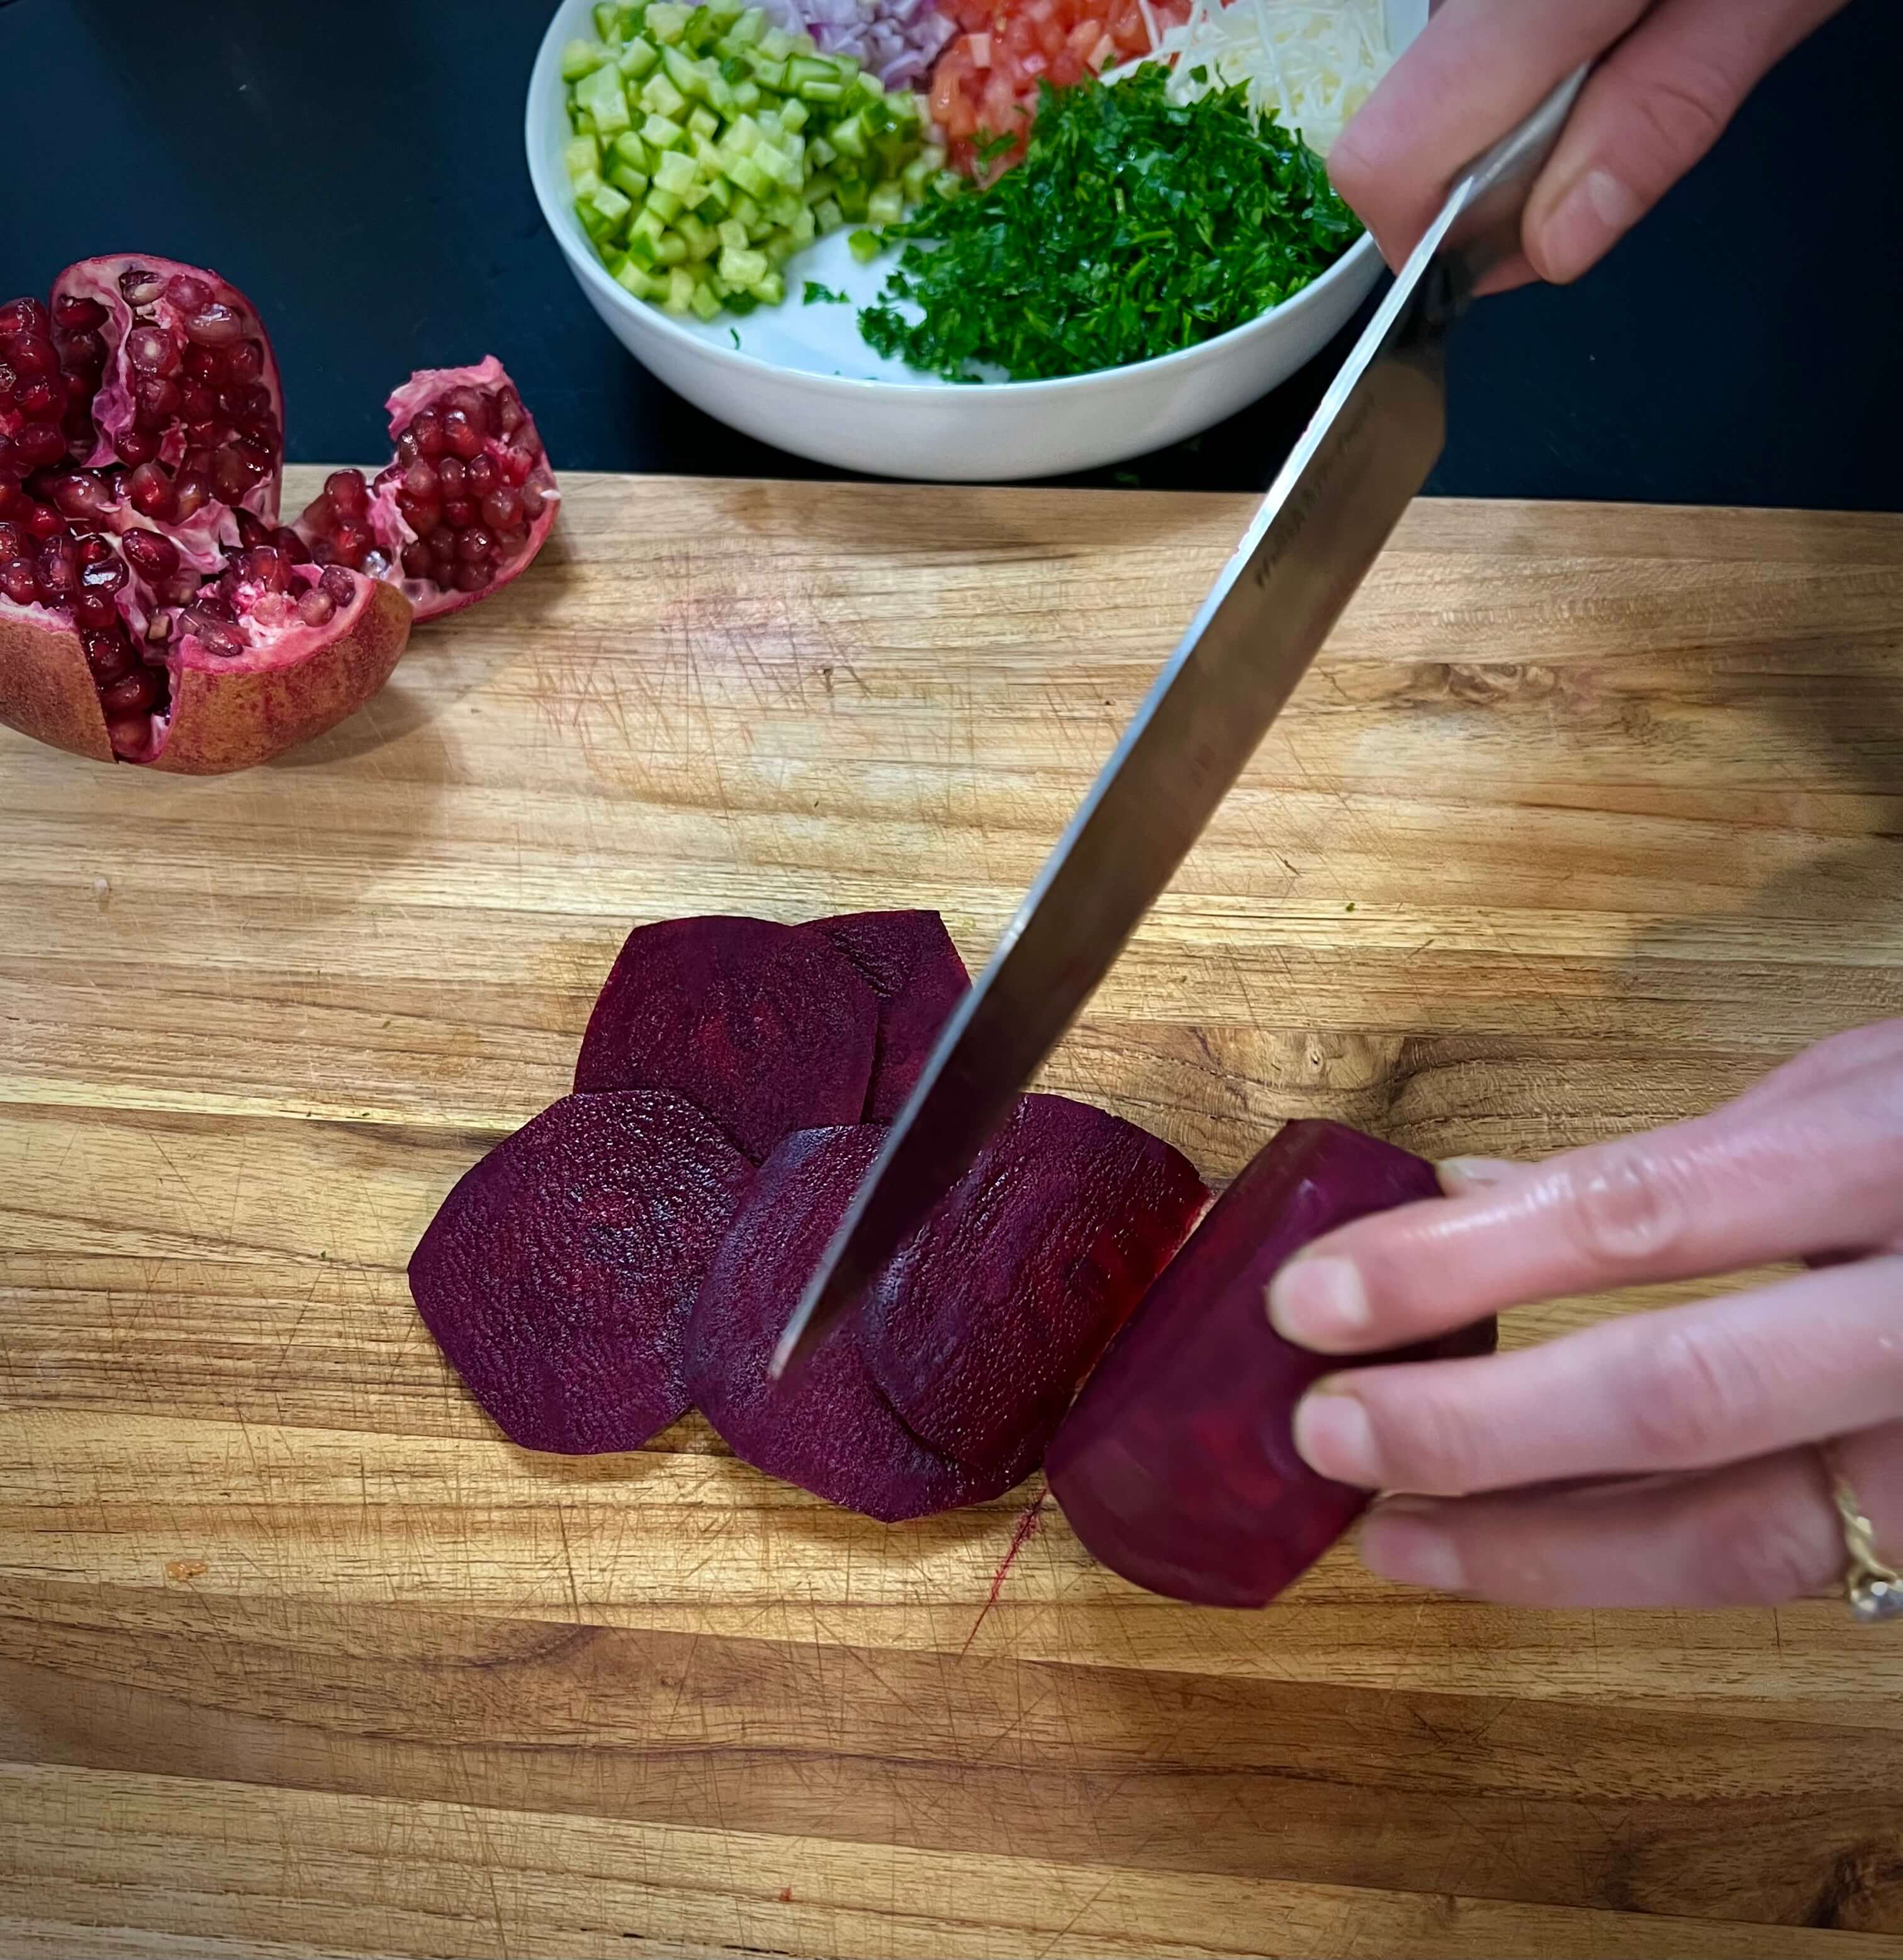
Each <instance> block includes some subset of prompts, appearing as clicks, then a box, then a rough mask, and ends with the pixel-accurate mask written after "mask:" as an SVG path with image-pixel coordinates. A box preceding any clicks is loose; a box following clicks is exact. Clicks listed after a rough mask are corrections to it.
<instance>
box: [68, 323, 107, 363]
mask: <svg viewBox="0 0 1903 1960" xmlns="http://www.w3.org/2000/svg"><path fill="white" fill-rule="evenodd" d="M59 364H60V366H61V367H62V368H64V369H65V371H66V372H67V373H68V374H97V373H98V372H99V371H100V369H101V368H103V367H104V366H105V364H106V343H105V342H104V341H103V340H101V339H100V337H99V336H98V335H97V334H96V333H94V332H93V330H92V329H91V327H88V328H86V329H84V331H82V332H81V333H69V334H68V335H67V336H66V338H65V339H64V340H62V342H60V344H59Z"/></svg>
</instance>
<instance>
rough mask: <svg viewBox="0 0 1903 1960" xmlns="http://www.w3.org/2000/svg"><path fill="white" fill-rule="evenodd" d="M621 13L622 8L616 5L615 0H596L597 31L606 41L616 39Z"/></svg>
mask: <svg viewBox="0 0 1903 1960" xmlns="http://www.w3.org/2000/svg"><path fill="white" fill-rule="evenodd" d="M620 14H621V9H620V8H619V7H617V6H616V5H615V0H595V5H594V17H595V32H596V33H597V34H599V35H600V37H601V38H602V39H603V40H604V41H612V40H614V39H615V26H616V21H618V20H619V18H620Z"/></svg>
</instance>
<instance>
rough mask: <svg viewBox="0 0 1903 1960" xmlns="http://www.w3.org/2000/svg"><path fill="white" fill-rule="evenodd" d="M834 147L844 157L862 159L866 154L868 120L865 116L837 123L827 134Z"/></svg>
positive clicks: (848, 117)
mask: <svg viewBox="0 0 1903 1960" xmlns="http://www.w3.org/2000/svg"><path fill="white" fill-rule="evenodd" d="M826 135H827V137H828V138H829V140H830V142H831V143H832V147H833V148H835V150H837V151H839V154H840V155H841V156H842V157H864V155H865V154H866V149H867V141H866V119H865V118H864V116H847V117H846V118H845V120H844V121H843V122H835V123H834V124H833V126H832V128H831V129H829V130H828V131H827V132H826Z"/></svg>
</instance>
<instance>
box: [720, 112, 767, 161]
mask: <svg viewBox="0 0 1903 1960" xmlns="http://www.w3.org/2000/svg"><path fill="white" fill-rule="evenodd" d="M761 133H762V132H761V129H760V126H759V123H757V122H755V121H754V119H753V117H752V116H735V117H734V120H733V122H731V123H730V125H729V126H728V128H727V134H726V135H724V136H723V137H722V138H721V148H722V149H723V150H724V151H726V152H727V154H728V155H729V156H730V157H750V156H751V155H752V154H753V146H754V145H756V143H757V142H759V140H760V136H761Z"/></svg>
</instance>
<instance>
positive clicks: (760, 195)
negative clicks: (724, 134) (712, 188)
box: [727, 157, 775, 203]
mask: <svg viewBox="0 0 1903 1960" xmlns="http://www.w3.org/2000/svg"><path fill="white" fill-rule="evenodd" d="M727 176H728V177H729V178H730V180H732V181H733V182H734V183H737V184H738V185H739V186H740V189H742V190H743V191H745V192H746V194H747V196H749V197H751V198H756V199H759V201H760V202H762V203H765V202H766V200H767V199H769V198H770V197H772V196H773V194H774V191H775V184H774V181H773V180H772V177H769V176H768V174H767V173H766V172H765V170H762V169H761V168H760V167H759V164H756V162H755V161H753V158H752V157H735V158H734V161H732V162H731V163H730V164H728V165H727Z"/></svg>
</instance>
